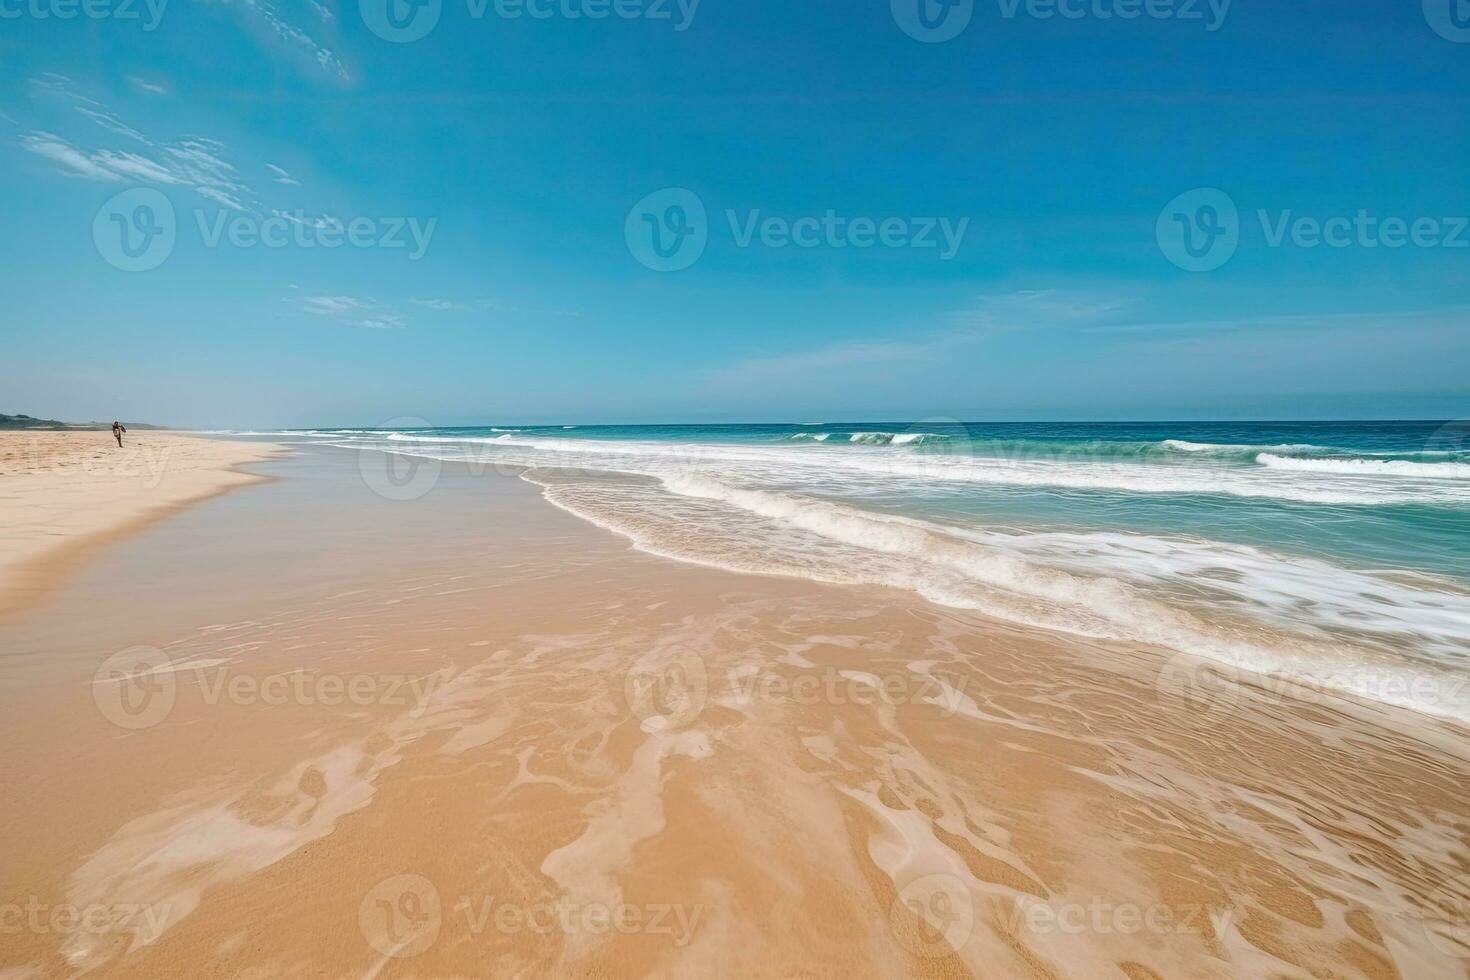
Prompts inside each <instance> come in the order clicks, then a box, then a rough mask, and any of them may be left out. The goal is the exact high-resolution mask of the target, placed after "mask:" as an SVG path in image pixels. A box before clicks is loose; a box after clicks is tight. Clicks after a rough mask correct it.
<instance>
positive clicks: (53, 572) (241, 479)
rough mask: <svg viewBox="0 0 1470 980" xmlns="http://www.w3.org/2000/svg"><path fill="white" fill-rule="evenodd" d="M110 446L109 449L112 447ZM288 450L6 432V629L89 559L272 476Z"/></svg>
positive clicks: (2, 578) (0, 457) (2, 565)
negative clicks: (272, 462)
mask: <svg viewBox="0 0 1470 980" xmlns="http://www.w3.org/2000/svg"><path fill="white" fill-rule="evenodd" d="M104 440H105V441H104ZM283 451H284V450H283V447H281V446H278V445H276V444H273V443H245V442H239V441H234V440H212V439H203V438H199V437H197V436H193V435H189V434H186V433H180V432H174V431H167V430H157V429H146V430H141V431H139V432H138V433H136V434H135V433H134V432H132V431H129V432H128V434H127V436H126V437H125V439H124V443H123V447H122V448H121V449H118V448H117V447H116V446H115V445H114V444H113V439H112V434H111V432H109V431H106V430H102V431H92V430H15V431H5V432H0V512H4V514H5V517H6V520H5V531H4V534H3V537H0V545H3V547H0V621H3V620H5V619H9V618H12V617H15V616H18V615H21V614H23V613H25V612H26V611H27V610H29V609H32V608H34V607H35V606H37V605H39V604H41V603H43V602H45V601H46V600H47V598H48V597H49V596H50V595H52V594H53V593H55V592H56V591H57V589H58V588H59V587H60V586H61V584H62V583H64V582H65V580H66V579H67V578H68V577H69V576H70V575H72V574H73V573H74V572H75V571H76V569H77V568H78V567H79V566H80V565H82V564H83V563H84V562H86V561H87V560H88V558H89V557H90V556H92V555H94V554H96V553H97V552H98V551H100V550H101V549H103V548H106V547H107V546H108V545H111V544H113V543H116V542H119V541H122V540H124V539H126V538H128V537H129V536H131V535H133V534H135V533H137V532H138V531H140V530H142V529H143V528H146V527H148V526H149V525H150V524H153V523H155V522H157V521H160V520H163V519H165V518H167V517H169V516H171V515H173V514H176V513H178V512H179V511H181V510H184V509H185V508H188V507H191V506H193V505H195V504H199V503H202V502H204V501H206V500H209V499H211V498H213V497H217V496H219V495H221V494H225V493H228V492H229V491H231V490H234V489H237V488H239V487H244V486H250V485H252V484H256V483H261V482H265V481H267V480H269V479H270V477H266V476H260V475H257V474H251V473H246V472H244V471H243V470H241V469H239V467H241V466H243V465H246V464H249V463H257V462H262V461H264V460H268V459H272V458H275V457H277V456H278V455H279V454H280V453H281V452H283Z"/></svg>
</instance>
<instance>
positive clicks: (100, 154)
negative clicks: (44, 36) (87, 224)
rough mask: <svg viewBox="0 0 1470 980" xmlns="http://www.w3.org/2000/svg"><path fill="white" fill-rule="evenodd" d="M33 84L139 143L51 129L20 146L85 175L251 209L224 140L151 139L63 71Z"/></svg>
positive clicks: (105, 128) (59, 167) (35, 89)
mask: <svg viewBox="0 0 1470 980" xmlns="http://www.w3.org/2000/svg"><path fill="white" fill-rule="evenodd" d="M31 88H32V91H33V93H36V94H39V95H41V96H44V97H46V98H52V99H61V100H64V101H66V102H69V103H70V104H71V105H72V107H73V108H74V109H75V110H76V111H77V112H78V113H80V114H81V115H82V116H83V117H84V118H86V119H88V120H90V121H91V122H92V123H93V124H95V125H96V126H97V127H98V128H99V129H101V130H103V131H105V132H106V133H108V134H111V135H114V136H122V137H125V138H126V139H127V140H129V141H130V142H131V143H134V144H137V146H134V147H133V148H131V149H111V148H106V147H96V148H91V149H89V148H85V147H84V146H82V145H79V144H78V143H76V142H73V141H72V140H69V139H67V138H66V137H64V136H61V135H59V134H57V133H54V132H51V131H49V130H32V131H30V132H28V133H26V134H24V135H23V136H21V138H20V145H21V147H23V148H24V149H26V150H29V151H30V152H31V153H34V154H36V155H37V156H39V157H42V158H44V159H46V160H49V161H51V162H52V163H53V164H55V166H56V168H57V170H58V172H60V173H62V174H64V175H66V176H68V177H78V178H81V179H83V180H98V181H106V182H109V183H112V182H117V181H124V180H126V181H134V182H138V183H145V184H163V185H167V186H176V187H188V188H191V189H192V190H193V191H194V192H195V193H197V194H199V195H200V196H202V197H205V198H208V199H209V200H211V201H215V202H217V203H218V204H221V205H223V206H224V207H227V208H231V209H232V210H236V211H246V210H250V208H249V205H248V204H247V202H248V201H249V200H250V199H251V197H252V192H251V189H250V187H249V186H248V185H247V184H246V183H245V182H244V181H243V180H241V179H240V176H239V174H238V173H237V171H236V170H235V167H234V165H233V164H231V163H230V162H229V161H227V160H226V159H225V158H224V154H225V146H224V144H222V143H220V142H219V141H218V140H212V139H208V138H205V137H202V136H191V137H185V138H184V139H180V140H174V141H159V140H155V139H152V138H150V137H149V136H147V135H146V134H144V133H143V132H141V131H140V130H138V129H136V128H134V127H133V126H130V125H128V124H127V123H125V122H123V121H122V120H121V119H120V118H118V116H117V114H116V113H114V112H113V111H112V110H110V109H109V108H108V107H106V106H104V105H103V104H102V103H100V102H98V101H97V100H96V99H93V98H90V97H88V96H86V95H83V94H81V93H79V92H77V91H76V90H75V87H74V86H73V85H72V83H71V81H70V80H69V79H67V78H66V77H65V76H62V75H54V74H44V75H39V76H37V77H35V78H33V79H31ZM139 147H141V148H142V149H139Z"/></svg>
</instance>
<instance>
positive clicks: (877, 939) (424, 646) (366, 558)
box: [0, 448, 1470, 980]
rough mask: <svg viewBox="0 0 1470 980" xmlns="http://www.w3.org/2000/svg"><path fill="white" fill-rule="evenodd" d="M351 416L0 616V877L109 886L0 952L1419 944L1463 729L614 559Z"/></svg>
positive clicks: (381, 957)
mask: <svg viewBox="0 0 1470 980" xmlns="http://www.w3.org/2000/svg"><path fill="white" fill-rule="evenodd" d="M354 457H355V454H354V453H352V452H350V451H346V450H341V449H337V448H330V449H327V450H326V451H324V452H313V451H311V450H310V449H308V450H306V451H305V452H302V453H299V454H295V455H293V456H292V457H290V458H288V459H283V460H281V461H280V462H279V463H277V464H273V465H272V466H271V467H270V470H271V471H272V472H273V473H274V474H277V475H278V476H279V477H280V478H279V479H277V480H275V481H274V482H272V483H269V484H266V485H262V486H259V487H257V488H256V490H255V492H253V493H250V494H238V495H225V496H224V497H222V498H219V499H216V500H215V501H213V502H212V503H211V504H210V505H209V507H208V508H207V509H204V508H201V509H199V510H195V511H193V512H192V513H193V515H194V516H193V517H192V518H183V517H181V518H178V519H176V521H175V522H173V523H171V524H170V526H169V532H168V533H166V534H162V533H156V532H155V533H146V534H140V535H135V536H132V537H131V538H129V539H128V540H127V541H126V542H123V543H121V544H120V545H119V546H118V547H114V548H111V549H107V550H106V551H105V552H104V553H103V554H102V555H101V556H99V558H98V560H97V561H96V562H95V563H92V564H90V565H89V567H87V568H85V569H82V570H81V571H80V573H79V574H78V576H77V578H76V579H75V580H74V582H72V583H69V584H68V586H67V587H65V588H62V589H60V590H59V591H58V594H57V595H56V597H55V601H54V602H53V603H49V604H47V605H46V606H45V607H44V608H42V609H40V610H38V612H37V614H36V615H33V616H28V617H26V618H25V621H24V622H21V623H15V622H12V623H0V647H3V648H5V649H7V650H9V651H11V652H12V653H13V654H14V656H12V657H10V658H9V659H8V662H0V671H4V673H3V676H0V681H5V682H6V683H0V718H4V719H5V721H4V722H3V723H0V749H3V751H0V781H5V782H7V784H10V785H16V786H25V787H27V788H28V789H27V795H26V800H27V805H26V806H25V807H17V808H14V809H13V811H12V812H9V813H7V814H4V815H0V841H3V843H4V845H5V847H6V849H7V850H8V851H9V852H10V853H14V854H17V855H23V857H22V858H20V859H18V860H17V861H16V862H14V863H13V864H12V866H11V867H9V868H3V869H0V903H4V902H5V901H15V900H19V899H18V897H19V898H26V899H28V898H29V897H31V896H34V897H35V901H36V902H37V903H39V904H41V905H42V906H43V907H50V908H58V907H66V908H74V909H98V908H100V909H104V910H118V909H128V910H131V911H132V912H133V913H135V914H133V915H132V916H131V918H129V919H127V920H126V921H125V922H117V923H114V924H112V925H111V926H109V928H108V929H107V930H105V931H101V932H95V933H94V932H87V931H84V930H80V929H74V930H72V931H71V932H69V933H68V932H62V931H60V930H54V929H53V930H49V931H44V932H35V931H33V932H22V933H21V934H19V935H17V936H15V937H13V938H14V940H15V941H14V944H13V953H11V954H10V955H9V957H8V958H4V956H3V954H0V968H3V967H8V966H15V967H18V968H24V967H26V966H27V965H30V966H32V967H34V969H35V971H36V973H35V974H33V975H43V976H48V975H74V974H76V973H78V972H84V971H87V970H91V969H99V970H104V971H106V972H107V973H108V974H109V975H116V976H138V977H158V976H172V975H185V974H187V975H200V974H219V975H244V974H248V973H250V972H252V971H253V972H255V973H257V974H260V975H300V974H307V973H310V974H313V975H327V976H365V975H376V976H382V977H408V976H425V975H485V974H486V973H487V971H488V972H497V973H498V972H501V970H502V969H503V970H504V972H506V973H518V974H521V975H589V974H598V975H650V974H652V975H679V976H711V977H714V976H722V975H727V974H728V964H729V963H730V962H733V961H734V958H735V957H739V956H744V957H748V960H746V961H745V962H748V964H749V968H750V972H752V973H756V974H763V975H771V974H776V973H803V974H812V975H853V976H857V975H870V974H881V975H886V976H964V975H969V974H974V975H989V974H997V975H1014V976H1030V977H1036V978H1041V977H1056V976H1074V975H1075V976H1093V975H1103V974H1108V975H1126V976H1129V977H1132V978H1134V980H1140V978H1157V977H1165V976H1197V977H1201V978H1218V980H1225V978H1226V977H1236V976H1251V977H1255V976H1260V977H1266V976H1276V975H1283V974H1287V973H1290V974H1292V975H1295V974H1296V973H1298V972H1308V971H1310V970H1311V969H1320V970H1325V971H1328V972H1332V973H1333V974H1334V975H1342V976H1361V977H1374V978H1377V977H1388V976H1394V975H1401V976H1415V977H1419V976H1423V977H1437V976H1445V977H1451V976H1458V975H1461V974H1460V973H1457V972H1455V971H1456V964H1457V962H1458V961H1456V960H1455V959H1454V950H1455V947H1453V945H1452V944H1453V942H1454V941H1455V940H1454V937H1455V935H1457V934H1458V933H1457V932H1456V930H1460V929H1463V928H1464V927H1465V926H1466V925H1467V924H1470V921H1467V920H1465V919H1463V918H1455V917H1453V913H1452V915H1451V917H1450V918H1447V919H1445V920H1444V921H1443V922H1440V921H1439V920H1437V919H1435V918H1434V915H1435V910H1436V909H1437V908H1438V907H1439V906H1438V905H1437V904H1436V903H1437V902H1438V900H1439V897H1440V896H1443V897H1446V898H1448V899H1451V900H1452V901H1455V902H1458V901H1460V900H1462V895H1461V891H1462V890H1463V889H1462V888H1461V883H1462V881H1463V878H1462V876H1461V874H1460V871H1459V870H1458V869H1460V868H1462V867H1464V866H1465V865H1464V862H1465V861H1466V854H1465V845H1464V841H1465V839H1466V832H1467V828H1470V813H1467V807H1466V804H1465V801H1464V800H1463V794H1462V793H1461V792H1460V790H1459V789H1457V787H1462V786H1463V785H1464V781H1465V780H1467V779H1470V765H1467V763H1466V762H1465V760H1464V753H1463V748H1464V746H1465V744H1466V742H1467V740H1466V739H1465V737H1464V735H1463V734H1459V733H1457V732H1454V731H1450V730H1448V729H1445V728H1443V727H1441V726H1440V725H1437V724H1433V723H1432V721H1430V722H1427V723H1426V725H1425V726H1424V730H1423V731H1421V730H1420V726H1419V725H1417V724H1412V725H1411V724H1410V722H1409V721H1408V719H1409V717H1410V716H1408V715H1406V714H1405V713H1404V712H1403V711H1402V710H1397V709H1378V708H1376V707H1375V706H1372V705H1366V706H1365V705H1361V704H1357V703H1342V704H1338V703H1305V702H1300V701H1294V700H1292V699H1290V698H1283V697H1280V696H1278V694H1277V692H1273V691H1269V690H1263V689H1259V688H1254V687H1251V686H1249V685H1233V684H1225V685H1221V686H1211V685H1191V684H1187V683H1186V684H1184V685H1183V686H1179V687H1173V686H1171V684H1170V681H1171V675H1170V674H1169V673H1168V671H1167V670H1165V669H1164V668H1165V667H1167V665H1168V661H1169V658H1168V654H1167V651H1159V650H1154V649H1151V648H1147V647H1137V648H1135V647H1133V646H1130V645H1127V644H1120V643H1103V642H1089V641H1085V640H1076V639H1074V638H1071V637H1067V636H1065V635H1048V634H1044V633H1042V632H1040V631H1037V630H1034V629H1027V628H1024V627H1019V626H1015V625H1012V624H1007V623H1004V622H997V621H994V620H991V619H989V618H987V617H984V616H983V615H980V614H977V613H972V612H970V611H966V610H959V609H953V608H946V607H941V606H936V605H933V604H931V603H929V602H928V601H927V600H925V599H923V598H922V597H919V596H917V595H913V594H910V593H906V592H902V591H900V590H896V589H892V588H885V587H881V586H871V585H857V586H834V585H825V584H820V583H816V582H811V581H802V580H799V579H789V578H777V577H768V576H758V575H745V574H736V573H731V572H723V571H717V570H713V569H708V568H703V567H697V566H693V565H690V564H687V563H685V562H682V561H674V560H670V559H668V558H664V557H660V556H655V555H651V554H648V553H646V552H643V551H639V550H636V549H634V548H632V547H631V546H630V545H629V543H628V541H627V540H626V538H623V537H621V536H619V535H617V534H616V533H615V532H612V531H610V530H607V529H601V528H598V527H597V526H595V525H592V524H590V523H588V522H586V521H585V520H584V519H582V518H579V517H575V516H573V515H571V514H568V513H567V512H565V511H564V510H561V509H559V508H557V507H555V506H547V503H548V502H547V501H546V500H545V499H544V498H543V497H542V495H541V494H540V493H539V492H538V491H537V487H536V485H535V484H534V483H531V482H529V481H523V480H521V479H518V478H512V477H510V476H509V475H505V476H501V475H499V474H494V473H491V474H485V473H483V472H482V473H479V474H476V473H474V472H472V470H471V468H470V467H467V466H463V465H459V464H446V465H445V466H444V467H443V469H442V472H440V473H439V474H438V477H437V482H436V483H435V485H434V486H433V487H432V489H431V490H429V491H428V492H427V493H425V494H424V495H423V496H421V497H419V498H417V499H414V500H391V499H387V498H385V497H384V496H383V495H382V494H380V493H376V492H374V490H373V488H372V486H371V484H370V481H368V480H367V479H366V478H365V476H366V475H365V474H364V472H362V471H361V469H360V461H359V460H356V459H355V458H354ZM181 543H187V545H188V549H187V550H188V552H189V553H190V555H192V556H194V557H192V558H190V557H187V556H182V555H181V549H180V545H181ZM120 578H126V579H128V587H129V591H128V592H127V593H126V594H114V593H112V592H110V591H109V590H107V589H105V588H99V584H100V583H107V582H110V581H114V580H117V579H120ZM139 651H142V655H143V657H144V658H145V659H142V660H138V659H137V657H138V654H139ZM120 655H122V656H125V657H129V656H130V657H133V658H134V659H133V660H130V661H128V663H127V665H126V666H127V667H128V669H131V670H132V671H134V672H136V670H137V668H138V667H140V666H141V667H143V668H145V670H144V677H145V678H146V679H149V680H151V682H152V684H151V687H152V690H150V686H149V685H146V684H145V685H144V686H143V687H141V688H139V689H138V690H139V691H140V692H142V693H143V694H144V695H145V702H144V704H143V710H142V713H141V714H139V713H137V712H136V711H135V710H133V709H134V708H136V707H137V706H133V707H129V706H128V705H127V704H126V703H125V702H122V701H119V699H118V698H119V696H118V695H117V694H115V693H114V692H116V691H117V684H116V683H115V682H113V681H111V680H110V679H109V677H108V676H107V673H106V672H107V671H108V670H109V669H112V667H115V666H116V665H117V664H118V660H117V657H119V656H120ZM146 658H152V659H151V660H150V659H146ZM109 665H112V667H110V666H109ZM645 679H651V680H652V681H653V682H654V683H653V684H652V686H649V685H647V684H645V683H644V680H645ZM17 680H19V681H20V682H21V683H16V681H17ZM159 691H163V692H165V693H166V694H167V697H166V699H165V700H163V701H157V700H152V701H149V700H148V697H158V696H161V695H159V693H158V692H159ZM354 691H357V692H358V694H357V695H355V694H353V693H352V692H354ZM1431 726H1432V730H1433V731H1434V732H1435V733H1437V734H1435V735H1432V736H1429V735H1426V734H1425V732H1427V731H1428V730H1429V729H1430V728H1431ZM1408 728H1413V729H1414V730H1413V731H1407V730H1406V729H1408ZM1438 743H1443V744H1438ZM1452 749H1459V750H1461V751H1452ZM1263 760H1269V762H1264V761H1263ZM1268 766H1269V768H1268ZM1365 784H1371V785H1372V786H1374V787H1375V792H1374V793H1371V794H1364V793H1363V792H1362V787H1363V786H1364V785H1365ZM97 799H106V800H108V801H110V805H109V806H108V807H107V808H98V807H95V806H89V805H88V801H95V800H97ZM181 842H186V845H185V844H184V843H181ZM323 883H325V884H323ZM316 886H320V887H316ZM1455 907H1458V906H1455ZM140 909H141V910H142V911H141V912H140V911H139V910H140ZM404 909H407V910H410V911H414V912H415V913H423V912H427V913H428V915H427V916H424V915H421V914H416V915H415V916H410V917H404V916H400V915H398V910H404ZM548 909H551V910H560V909H567V910H570V911H569V912H567V915H568V916H569V918H566V919H561V918H559V917H558V915H557V914H553V913H552V912H547V911H546V910H548ZM385 910H386V911H385ZM501 910H507V912H508V916H505V917H503V916H502V915H501V914H500V913H501ZM594 913H595V914H594ZM931 913H934V914H931ZM953 913H960V914H959V916H958V917H957V918H956V917H955V915H954V914H953ZM385 915H386V918H385ZM1144 915H1146V916H1147V919H1146V921H1148V922H1151V923H1154V925H1153V926H1148V927H1144V926H1139V925H1138V924H1137V923H1138V921H1139V920H1140V917H1142V916H1144ZM609 916H612V917H614V918H613V921H620V920H619V919H618V918H616V917H618V916H625V918H624V919H622V920H621V921H625V922H626V923H628V924H629V928H626V929H615V928H608V927H606V923H607V922H608V919H609ZM1098 916H1101V917H1103V918H1102V920H1101V921H1097V919H1096V917H1098ZM537 923H539V925H538V924H537ZM600 923H601V924H600ZM1073 923H1081V924H1080V925H1076V926H1074V925H1073ZM1129 923H1133V924H1132V925H1130V924H1129ZM1441 925H1442V926H1443V927H1444V933H1445V934H1441V933H1437V932H1432V931H1430V930H1431V929H1432V928H1439V927H1440V926H1441ZM757 940H759V941H757ZM1446 951H1448V952H1446ZM1461 972H1462V971H1461ZM22 975H24V974H22Z"/></svg>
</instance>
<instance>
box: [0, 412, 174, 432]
mask: <svg viewBox="0 0 1470 980" xmlns="http://www.w3.org/2000/svg"><path fill="white" fill-rule="evenodd" d="M123 425H125V426H127V427H128V428H130V429H162V428H166V426H161V425H148V424H147V423H145V422H123ZM110 428H112V423H111V422H58V421H57V420H56V419H38V418H32V417H31V416H29V415H0V429H110Z"/></svg>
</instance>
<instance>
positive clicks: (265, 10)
mask: <svg viewBox="0 0 1470 980" xmlns="http://www.w3.org/2000/svg"><path fill="white" fill-rule="evenodd" d="M202 2H205V3H212V2H217V3H220V4H222V5H223V6H227V7H231V8H233V9H235V10H238V11H239V12H240V14H241V16H242V17H244V18H245V20H246V23H247V25H249V26H252V27H255V28H258V29H259V30H260V31H261V33H263V34H265V35H266V36H267V37H269V38H271V39H273V40H274V41H276V42H278V43H280V44H282V45H284V47H285V48H286V50H287V51H288V52H290V53H292V54H293V55H298V56H304V57H305V58H306V59H307V60H308V62H309V63H311V64H314V65H316V66H317V68H318V69H320V70H321V71H322V72H325V73H326V74H328V75H330V76H332V77H335V78H338V79H341V80H342V81H349V80H350V76H349V75H348V73H347V68H346V66H345V65H343V64H342V60H341V59H340V58H338V57H337V54H336V52H334V51H332V49H331V48H328V47H327V46H326V45H325V44H322V43H321V42H319V41H317V40H316V39H314V38H313V37H312V36H311V35H310V34H308V33H306V31H305V30H303V29H302V28H300V27H297V26H296V25H294V24H292V23H291V22H289V21H288V20H286V18H285V17H283V16H282V15H281V13H280V12H279V11H278V10H277V8H276V5H275V3H273V2H272V0H202ZM309 6H310V8H311V9H312V11H313V12H314V13H315V15H316V19H317V21H318V23H321V24H330V23H332V22H333V21H334V20H335V19H336V18H335V17H334V16H333V15H332V12H331V10H330V9H328V8H327V7H325V6H323V5H322V4H320V3H317V2H316V0H311V2H310V4H309Z"/></svg>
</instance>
